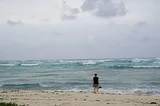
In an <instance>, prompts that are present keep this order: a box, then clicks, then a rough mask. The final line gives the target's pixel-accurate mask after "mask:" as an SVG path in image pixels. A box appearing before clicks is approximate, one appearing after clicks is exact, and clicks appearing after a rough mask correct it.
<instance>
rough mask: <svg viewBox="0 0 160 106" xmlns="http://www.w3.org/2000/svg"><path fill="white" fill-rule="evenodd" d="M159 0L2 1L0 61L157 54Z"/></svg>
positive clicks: (149, 55) (158, 54)
mask: <svg viewBox="0 0 160 106" xmlns="http://www.w3.org/2000/svg"><path fill="white" fill-rule="evenodd" d="M159 48H160V0H66V1H63V0H0V60H5V59H9V60H12V59H76V58H78V59H82V58H85V59H88V58H89V59H90V58H130V57H137V58H139V57H160V49H159Z"/></svg>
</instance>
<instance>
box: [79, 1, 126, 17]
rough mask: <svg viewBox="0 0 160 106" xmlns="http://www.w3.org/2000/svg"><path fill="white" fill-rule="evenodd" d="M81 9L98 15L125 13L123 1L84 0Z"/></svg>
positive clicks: (109, 15)
mask: <svg viewBox="0 0 160 106" xmlns="http://www.w3.org/2000/svg"><path fill="white" fill-rule="evenodd" d="M81 9H82V11H83V12H84V11H94V13H93V15H95V16H98V17H104V18H109V17H115V16H122V15H125V14H126V12H127V11H126V7H125V5H124V2H123V1H121V2H113V0H85V1H84V3H83V4H82V6H81Z"/></svg>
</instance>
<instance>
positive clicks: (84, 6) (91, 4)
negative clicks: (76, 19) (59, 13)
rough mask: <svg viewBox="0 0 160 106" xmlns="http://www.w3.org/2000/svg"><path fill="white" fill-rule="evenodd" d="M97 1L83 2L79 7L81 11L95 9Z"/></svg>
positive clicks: (87, 0)
mask: <svg viewBox="0 0 160 106" xmlns="http://www.w3.org/2000/svg"><path fill="white" fill-rule="evenodd" d="M97 1H98V0H85V1H84V2H83V4H82V6H81V9H82V11H90V10H93V9H95V8H96V2H97Z"/></svg>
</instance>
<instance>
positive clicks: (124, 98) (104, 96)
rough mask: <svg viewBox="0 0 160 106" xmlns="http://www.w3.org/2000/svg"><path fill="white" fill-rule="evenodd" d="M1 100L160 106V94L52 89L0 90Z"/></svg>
mask: <svg viewBox="0 0 160 106" xmlns="http://www.w3.org/2000/svg"><path fill="white" fill-rule="evenodd" d="M0 102H15V103H17V104H19V105H25V106H160V96H140V95H120V94H110V93H102V92H101V93H98V94H94V93H92V92H66V91H52V90H9V91H0Z"/></svg>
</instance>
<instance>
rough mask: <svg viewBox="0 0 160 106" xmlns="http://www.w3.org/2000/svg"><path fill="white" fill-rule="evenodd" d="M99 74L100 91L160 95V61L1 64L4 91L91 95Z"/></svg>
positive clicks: (130, 60)
mask: <svg viewBox="0 0 160 106" xmlns="http://www.w3.org/2000/svg"><path fill="white" fill-rule="evenodd" d="M95 72H96V73H98V75H99V77H100V84H101V86H102V88H101V89H100V91H104V92H112V93H121V94H142V95H160V59H159V58H148V59H146V58H145V59H133V58H130V59H103V60H102V59H95V60H94V59H92V60H23V61H20V60H19V61H0V90H13V89H21V90H64V91H66V90H67V91H80V90H84V91H91V90H92V84H91V83H92V77H93V74H94V73H95Z"/></svg>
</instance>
